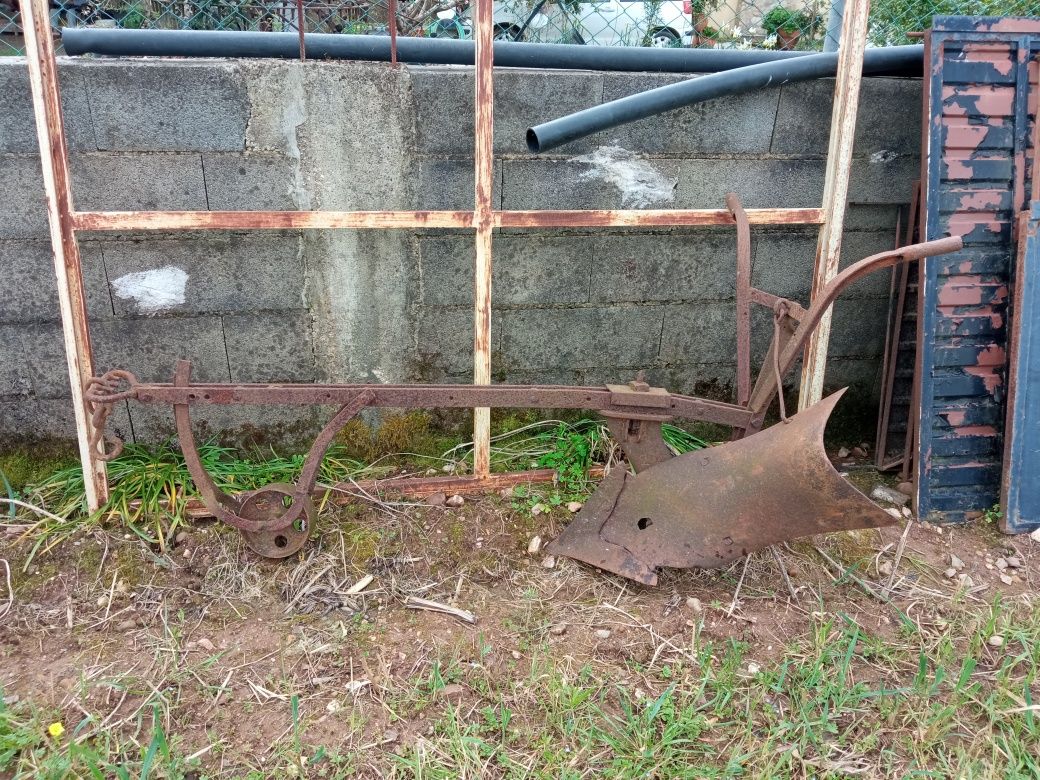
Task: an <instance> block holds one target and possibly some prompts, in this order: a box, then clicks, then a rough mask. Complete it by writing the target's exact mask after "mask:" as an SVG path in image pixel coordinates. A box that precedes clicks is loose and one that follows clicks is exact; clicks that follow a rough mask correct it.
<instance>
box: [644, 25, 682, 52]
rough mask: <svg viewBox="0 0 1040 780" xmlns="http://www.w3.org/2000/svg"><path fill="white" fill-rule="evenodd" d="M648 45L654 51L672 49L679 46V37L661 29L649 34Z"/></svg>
mask: <svg viewBox="0 0 1040 780" xmlns="http://www.w3.org/2000/svg"><path fill="white" fill-rule="evenodd" d="M650 45H651V46H652V47H654V48H655V49H672V48H675V47H676V46H678V45H679V36H678V35H676V34H675V33H674V32H672V31H671V30H668V29H665V28H662V29H659V30H654V31H653V32H652V33H650Z"/></svg>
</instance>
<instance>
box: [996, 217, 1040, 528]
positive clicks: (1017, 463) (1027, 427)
mask: <svg viewBox="0 0 1040 780" xmlns="http://www.w3.org/2000/svg"><path fill="white" fill-rule="evenodd" d="M1018 240H1019V245H1018V252H1017V253H1016V257H1015V274H1014V278H1015V284H1014V286H1013V295H1012V300H1011V311H1012V316H1011V318H1010V328H1009V330H1010V333H1009V343H1008V364H1009V365H1008V396H1007V423H1006V427H1005V434H1004V439H1005V445H1004V458H1003V460H1004V474H1003V478H1002V480H1001V494H1000V506H1001V509H1002V510H1003V511H1002V513H1001V517H1000V530H1002V531H1004V532H1005V533H1012V534H1019V533H1027V532H1029V531H1034V530H1036V529H1037V528H1040V203H1036V202H1034V203H1033V204H1032V206H1031V208H1030V210H1029V211H1026V212H1023V213H1022V214H1021V215H1019V231H1018Z"/></svg>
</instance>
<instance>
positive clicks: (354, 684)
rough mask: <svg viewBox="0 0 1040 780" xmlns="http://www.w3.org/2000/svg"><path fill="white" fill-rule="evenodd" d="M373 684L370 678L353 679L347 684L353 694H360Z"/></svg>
mask: <svg viewBox="0 0 1040 780" xmlns="http://www.w3.org/2000/svg"><path fill="white" fill-rule="evenodd" d="M402 660H403V659H402ZM371 684H372V683H370V682H369V681H368V680H351V681H350V682H348V683H347V685H346V689H347V693H349V694H350V695H351V696H359V695H361V694H362V693H363V692H364V691H365V689H366V688H368V686H370V685H371Z"/></svg>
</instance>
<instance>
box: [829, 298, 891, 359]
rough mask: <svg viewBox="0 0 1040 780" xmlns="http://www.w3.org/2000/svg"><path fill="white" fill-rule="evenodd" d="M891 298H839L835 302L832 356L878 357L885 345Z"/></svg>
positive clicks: (830, 346) (831, 344)
mask: <svg viewBox="0 0 1040 780" xmlns="http://www.w3.org/2000/svg"><path fill="white" fill-rule="evenodd" d="M887 313H888V301H887V300H885V299H883V298H839V299H838V300H837V301H835V302H834V319H833V322H832V326H831V338H830V344H829V347H828V350H827V354H828V355H829V356H833V357H836V358H840V357H869V358H874V359H877V358H878V357H879V356H880V355H881V353H882V352H883V351H884V349H885V317H886V315H887Z"/></svg>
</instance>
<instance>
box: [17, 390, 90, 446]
mask: <svg viewBox="0 0 1040 780" xmlns="http://www.w3.org/2000/svg"><path fill="white" fill-rule="evenodd" d="M75 438H76V419H75V416H74V414H73V411H72V401H71V400H69V399H64V400H42V401H41V400H36V399H30V398H22V399H19V400H17V401H0V441H2V442H3V443H4V444H15V443H16V442H33V441H38V440H40V439H75Z"/></svg>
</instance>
